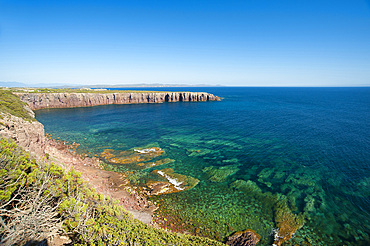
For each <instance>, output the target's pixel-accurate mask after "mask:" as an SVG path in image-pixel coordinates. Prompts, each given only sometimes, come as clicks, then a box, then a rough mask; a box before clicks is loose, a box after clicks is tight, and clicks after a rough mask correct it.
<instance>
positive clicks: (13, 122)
mask: <svg viewBox="0 0 370 246" xmlns="http://www.w3.org/2000/svg"><path fill="white" fill-rule="evenodd" d="M31 113H32V116H33V112H32V111H31V110H30V114H31ZM0 116H1V117H0V136H3V137H4V138H7V139H13V140H14V141H15V142H16V143H17V144H18V146H20V147H22V148H24V149H25V150H27V151H29V152H30V153H31V154H33V155H35V156H43V155H44V148H45V140H46V137H45V134H44V126H43V125H42V124H41V123H40V122H38V121H27V120H25V119H23V118H20V117H16V116H14V115H11V114H7V113H3V112H0Z"/></svg>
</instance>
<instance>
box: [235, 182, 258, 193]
mask: <svg viewBox="0 0 370 246" xmlns="http://www.w3.org/2000/svg"><path fill="white" fill-rule="evenodd" d="M230 187H231V188H235V189H237V190H243V191H244V192H247V193H252V194H262V190H261V188H260V187H258V185H257V184H256V183H255V182H253V181H251V180H248V181H245V180H242V179H238V180H236V181H234V182H232V183H231V184H230Z"/></svg>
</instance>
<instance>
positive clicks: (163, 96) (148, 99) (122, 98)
mask: <svg viewBox="0 0 370 246" xmlns="http://www.w3.org/2000/svg"><path fill="white" fill-rule="evenodd" d="M15 94H17V95H18V96H19V97H20V99H21V100H22V101H23V102H26V103H28V105H29V106H30V108H31V109H32V110H36V109H42V108H71V107H89V106H97V105H106V104H134V103H163V102H193V101H194V102H203V101H219V100H220V98H219V97H217V96H215V95H213V94H209V93H205V92H133V93H129V92H121V93H15Z"/></svg>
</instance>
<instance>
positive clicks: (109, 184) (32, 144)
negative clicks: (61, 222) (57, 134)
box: [0, 92, 220, 224]
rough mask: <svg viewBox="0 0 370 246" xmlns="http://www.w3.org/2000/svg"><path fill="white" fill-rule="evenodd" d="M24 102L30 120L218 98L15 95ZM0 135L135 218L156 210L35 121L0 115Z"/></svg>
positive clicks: (121, 178)
mask: <svg viewBox="0 0 370 246" xmlns="http://www.w3.org/2000/svg"><path fill="white" fill-rule="evenodd" d="M14 94H16V95H17V96H18V97H19V98H20V99H21V100H22V101H23V102H25V103H27V105H24V110H25V111H27V112H28V114H29V116H30V117H31V119H34V117H35V114H34V112H33V111H32V110H37V109H42V108H68V107H88V106H96V105H105V104H132V103H162V102H178V101H194V102H200V101H218V100H220V98H219V97H217V96H214V95H212V94H209V93H203V92H163V93H162V92H134V93H128V92H122V93H109V92H108V93H14ZM0 135H1V136H3V137H5V138H7V139H13V140H14V141H15V142H16V143H17V144H18V145H19V146H20V147H22V148H24V149H25V150H27V151H29V152H30V153H31V154H32V155H33V156H34V157H36V158H37V159H38V160H43V161H49V162H54V163H56V164H58V165H59V166H62V167H63V168H65V169H66V171H68V170H71V169H72V168H73V169H75V170H77V171H79V172H81V177H82V178H83V179H84V180H85V181H87V182H88V183H90V185H91V186H92V187H93V188H95V189H96V190H97V191H98V192H100V193H102V194H104V195H107V196H110V197H112V198H114V199H117V200H119V202H120V204H121V205H122V206H124V207H125V208H126V209H127V210H128V211H130V212H131V213H132V214H133V215H134V217H135V218H137V219H139V220H141V221H142V222H144V223H146V224H150V223H151V218H152V214H153V211H154V210H155V209H156V207H155V206H154V205H153V204H151V203H150V201H148V200H147V199H146V198H145V197H144V196H143V195H140V194H137V193H136V192H135V191H134V190H132V189H130V188H129V185H127V180H126V179H125V177H124V176H123V175H122V174H120V173H116V172H112V171H107V170H104V169H103V168H102V167H101V163H100V160H99V159H98V158H96V157H93V158H89V157H84V156H80V155H78V154H77V153H76V152H74V151H73V145H68V144H66V143H64V142H62V141H57V140H53V139H51V138H49V137H47V136H46V135H45V131H44V126H43V125H42V124H41V123H40V122H38V121H36V120H27V119H24V118H21V117H16V116H14V115H12V114H9V113H4V112H0Z"/></svg>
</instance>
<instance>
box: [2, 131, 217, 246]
mask: <svg viewBox="0 0 370 246" xmlns="http://www.w3.org/2000/svg"><path fill="white" fill-rule="evenodd" d="M0 216H1V217H0V244H2V245H21V244H24V243H27V242H31V241H32V242H37V241H41V240H43V239H45V238H48V237H50V236H55V235H64V236H68V237H69V238H70V239H71V240H72V244H73V245H223V244H222V243H220V242H217V241H213V240H210V239H208V238H201V237H196V236H190V235H179V234H175V233H171V232H166V231H164V230H161V229H156V228H153V227H150V226H148V225H146V224H144V223H142V222H140V221H138V220H136V219H134V218H133V216H132V215H131V214H130V213H128V212H126V211H125V210H124V209H123V207H122V206H120V205H118V202H117V201H114V200H111V199H109V198H107V197H104V196H103V195H101V194H98V193H97V192H95V191H94V190H93V189H91V188H90V187H89V185H88V184H87V183H85V182H84V181H83V180H81V178H80V173H78V172H76V171H74V170H72V171H70V172H68V173H65V171H64V170H63V169H62V168H61V167H59V166H57V165H55V164H53V163H51V164H50V163H47V162H37V161H35V160H34V159H32V158H31V157H30V156H29V154H28V153H26V152H25V151H23V150H22V149H20V148H19V147H17V145H16V144H15V143H14V142H11V141H8V140H5V139H4V138H1V139H0Z"/></svg>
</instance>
